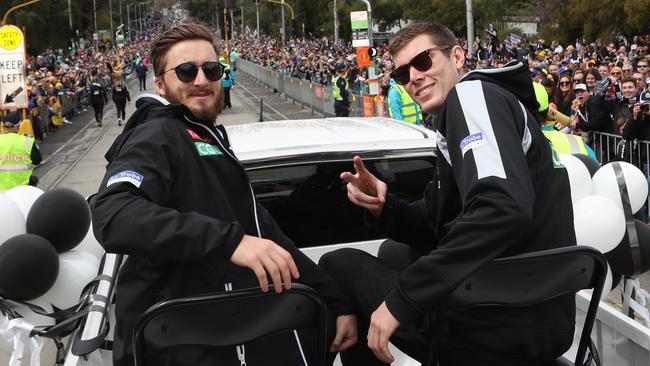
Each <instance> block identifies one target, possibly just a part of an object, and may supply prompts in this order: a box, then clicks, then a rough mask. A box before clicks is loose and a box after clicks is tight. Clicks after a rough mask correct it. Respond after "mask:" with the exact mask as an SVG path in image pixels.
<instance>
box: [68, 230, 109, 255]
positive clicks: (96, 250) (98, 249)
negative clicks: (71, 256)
mask: <svg viewBox="0 0 650 366" xmlns="http://www.w3.org/2000/svg"><path fill="white" fill-rule="evenodd" d="M74 250H78V251H80V252H86V253H90V254H92V255H94V256H95V258H97V260H99V261H101V260H102V256H103V255H104V248H103V247H102V246H101V245H100V244H99V242H98V241H97V239H96V238H95V233H94V232H93V225H92V222H91V223H90V229H89V230H88V233H87V234H86V237H84V238H83V240H82V241H81V243H79V245H77V246H76V247H74Z"/></svg>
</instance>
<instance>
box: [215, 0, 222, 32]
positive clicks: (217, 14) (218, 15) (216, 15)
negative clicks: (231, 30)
mask: <svg viewBox="0 0 650 366" xmlns="http://www.w3.org/2000/svg"><path fill="white" fill-rule="evenodd" d="M214 17H215V18H216V20H217V32H219V33H221V31H220V29H221V28H220V27H219V17H221V14H219V3H218V2H217V1H215V2H214Z"/></svg>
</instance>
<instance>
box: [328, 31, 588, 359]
mask: <svg viewBox="0 0 650 366" xmlns="http://www.w3.org/2000/svg"><path fill="white" fill-rule="evenodd" d="M389 48H390V52H391V53H392V55H393V59H394V61H395V64H396V66H397V68H396V69H395V70H394V71H393V72H392V73H391V77H392V78H393V79H394V80H395V81H396V82H398V83H401V84H402V85H404V88H405V89H406V91H407V92H408V93H409V94H410V95H411V96H412V97H413V99H414V100H415V101H416V102H417V103H418V104H420V106H421V107H422V109H423V110H424V111H426V112H428V113H431V114H434V115H436V116H437V117H438V125H437V150H438V162H437V165H436V168H435V172H434V178H433V180H432V181H431V182H430V184H429V185H428V187H427V189H426V191H425V192H424V194H423V197H424V198H423V199H421V200H420V201H416V202H404V201H401V200H399V199H397V198H396V197H395V196H393V195H392V194H391V193H390V190H389V188H390V187H387V185H386V184H385V183H384V182H382V181H380V180H378V179H377V178H376V177H375V176H374V175H373V174H372V173H371V172H370V171H368V170H366V168H365V166H364V164H363V162H362V160H361V159H360V158H359V157H355V158H354V166H355V169H356V172H354V173H352V172H343V173H342V174H341V178H342V179H343V180H345V181H347V182H348V185H347V189H348V197H349V199H350V200H351V201H352V202H353V203H355V204H357V205H359V206H361V207H363V208H365V209H366V210H367V213H368V215H367V216H368V220H369V222H370V223H372V224H374V225H375V226H376V227H377V228H378V229H380V230H382V231H383V232H384V234H385V235H386V236H388V237H389V238H391V239H394V240H395V241H398V242H402V243H403V244H401V243H395V241H387V242H386V243H384V245H382V247H381V248H380V249H379V255H378V258H376V257H373V256H371V255H370V254H368V253H366V252H362V251H359V250H355V249H350V248H346V249H341V250H339V251H336V252H331V253H329V254H326V255H325V256H323V257H322V258H321V261H320V263H319V264H320V265H321V266H322V267H324V268H325V269H326V270H327V271H328V272H330V273H331V274H332V275H333V276H334V278H335V279H336V280H337V281H338V282H339V284H341V286H342V287H343V289H344V291H345V293H346V294H347V295H348V296H349V297H350V298H351V299H352V300H353V301H354V302H355V304H356V306H357V309H358V314H357V315H358V321H359V342H358V343H357V345H356V346H354V347H352V348H350V349H349V350H348V351H346V352H344V353H343V354H342V360H343V362H344V364H345V365H375V364H379V365H383V364H384V363H391V362H393V360H394V358H393V356H392V355H391V353H390V351H389V350H388V342H389V340H390V342H392V343H393V344H394V345H395V346H397V347H398V348H400V349H401V350H402V351H404V352H405V353H407V354H408V355H409V356H411V357H413V358H415V359H416V360H418V361H420V362H421V363H422V364H427V360H428V358H429V355H430V351H431V344H432V342H431V340H432V338H434V339H435V350H436V352H435V354H436V356H437V359H438V361H439V364H440V365H500V366H502V365H542V364H545V363H547V362H549V361H550V360H554V359H555V358H557V357H560V356H561V355H562V354H563V353H564V352H565V351H566V350H567V349H568V348H569V346H570V345H571V343H572V339H573V332H574V316H575V303H574V297H573V296H574V295H573V294H569V295H566V296H561V297H558V298H555V299H553V300H550V301H546V302H543V303H541V304H538V305H533V306H529V307H523V308H517V309H513V308H501V307H497V306H494V307H489V308H480V309H476V308H474V309H468V310H463V311H455V312H452V313H448V314H446V315H445V317H444V318H442V321H443V323H442V324H436V323H437V320H438V318H437V314H436V309H438V308H439V307H440V306H442V305H444V304H445V302H446V300H447V297H448V296H449V294H450V293H451V292H452V291H453V290H454V289H455V288H456V287H457V286H458V285H459V284H460V283H461V282H462V281H463V280H464V279H465V278H467V277H468V276H470V275H472V274H473V273H474V272H475V271H477V270H478V269H479V268H481V267H482V266H484V265H485V264H487V263H488V262H490V261H492V260H493V259H495V258H499V257H505V256H511V255H516V254H521V253H527V252H533V251H538V250H543V249H550V248H555V247H560V246H566V245H575V243H576V238H575V232H574V229H573V211H572V207H571V197H570V189H569V181H568V177H567V172H566V170H565V169H564V166H563V165H562V164H561V163H559V162H558V161H557V160H556V159H554V156H556V154H554V153H553V152H552V150H551V147H550V145H549V143H548V141H547V140H546V138H545V137H544V135H543V134H542V131H541V129H540V128H539V125H538V124H537V122H536V119H535V118H534V113H535V111H537V109H538V107H539V106H538V103H537V101H536V99H535V92H534V89H533V86H532V83H531V78H530V75H529V73H528V69H527V68H526V67H525V66H524V65H523V64H521V63H511V64H508V65H505V66H504V67H503V68H501V69H492V70H476V71H472V72H466V70H465V69H464V63H465V58H464V54H463V50H462V48H461V47H460V46H459V44H458V43H457V40H456V38H455V36H454V35H453V34H452V33H451V31H450V30H449V29H447V28H446V27H444V26H441V25H437V24H428V23H415V24H412V25H409V26H407V27H405V28H403V29H401V30H400V31H399V32H397V34H396V35H395V36H394V38H393V39H392V40H391V43H390V45H389ZM441 327H442V329H443V331H440V329H441ZM366 332H367V333H366ZM433 335H437V336H436V337H433ZM438 336H441V337H438ZM370 351H372V352H370Z"/></svg>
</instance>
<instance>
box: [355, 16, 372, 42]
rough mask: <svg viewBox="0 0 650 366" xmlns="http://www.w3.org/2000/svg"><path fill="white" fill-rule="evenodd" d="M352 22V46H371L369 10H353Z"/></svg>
mask: <svg viewBox="0 0 650 366" xmlns="http://www.w3.org/2000/svg"><path fill="white" fill-rule="evenodd" d="M350 24H351V25H352V47H369V46H370V39H369V38H368V12H367V11H351V12H350Z"/></svg>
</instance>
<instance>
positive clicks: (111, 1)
mask: <svg viewBox="0 0 650 366" xmlns="http://www.w3.org/2000/svg"><path fill="white" fill-rule="evenodd" d="M108 15H109V17H108V18H109V20H110V22H111V40H112V39H113V37H114V35H113V0H108Z"/></svg>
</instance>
